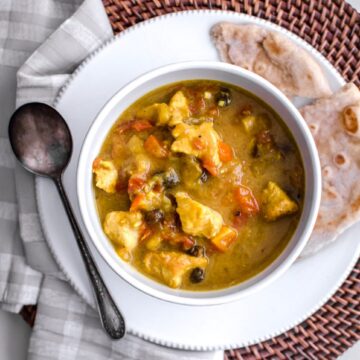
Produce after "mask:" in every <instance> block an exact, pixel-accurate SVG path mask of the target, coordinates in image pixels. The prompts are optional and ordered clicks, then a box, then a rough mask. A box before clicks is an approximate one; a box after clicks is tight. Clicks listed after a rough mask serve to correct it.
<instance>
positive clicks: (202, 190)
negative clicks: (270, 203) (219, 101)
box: [94, 80, 304, 290]
mask: <svg viewBox="0 0 360 360" xmlns="http://www.w3.org/2000/svg"><path fill="white" fill-rule="evenodd" d="M220 87H225V88H228V89H230V90H231V104H230V105H228V106H225V107H219V106H215V107H214V101H215V100H211V101H210V102H209V101H208V103H210V104H211V106H209V107H211V109H210V110H209V108H208V107H206V106H204V101H203V100H202V99H201V97H202V96H204V93H205V92H206V91H208V90H209V92H211V94H212V98H214V96H215V95H214V94H216V92H217V91H219V89H220ZM177 90H181V91H183V93H184V94H185V96H186V97H187V98H188V100H189V99H190V100H189V103H190V105H191V106H190V107H192V115H193V114H194V113H195V115H193V117H194V118H196V117H197V118H201V121H209V120H211V119H210V118H211V117H213V120H214V122H213V123H214V129H215V130H216V132H217V133H218V134H219V136H220V138H221V139H222V141H223V142H225V143H226V144H228V145H230V146H231V148H232V150H233V154H234V159H233V160H231V161H229V162H227V163H223V164H222V166H221V168H220V172H219V174H218V176H211V175H209V174H207V181H206V182H203V183H196V184H195V183H193V184H190V185H189V184H188V183H186V181H184V176H186V175H184V174H183V173H182V166H183V162H182V161H183V160H182V158H183V157H184V155H182V154H170V156H169V157H168V158H165V159H158V158H156V157H151V161H152V170H151V171H152V173H156V172H159V171H165V170H166V169H167V168H169V166H171V167H172V168H173V169H174V170H175V171H176V172H177V173H178V174H179V175H180V180H181V181H180V183H179V184H178V185H177V186H176V187H174V188H172V189H169V190H168V193H171V194H173V195H174V194H176V193H177V192H181V191H184V192H186V193H188V194H189V196H190V197H191V198H192V199H193V200H195V201H198V202H200V203H201V204H203V205H206V206H208V207H210V208H211V209H214V210H216V211H218V212H219V213H220V214H221V216H222V218H223V221H224V223H225V224H226V225H229V226H230V227H234V228H236V230H237V232H238V233H237V239H236V241H235V243H234V244H233V245H232V246H231V247H230V248H229V250H227V251H226V252H220V251H218V250H216V248H214V246H212V245H211V242H210V241H209V239H205V238H202V237H196V244H198V245H203V246H205V247H206V257H207V259H208V265H207V266H206V268H205V277H204V279H203V280H202V281H201V282H197V283H194V282H192V281H191V279H190V275H189V273H188V274H186V276H184V277H183V280H182V284H181V288H182V289H188V290H213V289H220V288H225V287H229V286H232V285H235V284H237V283H239V282H242V281H244V280H246V279H248V278H250V277H252V276H254V275H256V274H258V273H259V272H260V271H262V270H263V269H264V268H265V267H266V266H268V265H269V264H270V263H271V262H272V261H273V260H274V259H275V258H276V257H278V256H279V254H280V253H281V252H282V250H283V249H284V248H285V246H286V244H287V243H288V241H289V239H290V238H291V236H292V234H293V232H294V231H295V229H296V226H297V224H298V222H299V218H300V215H301V210H302V205H303V195H304V171H303V165H302V162H301V157H300V154H299V151H298V149H297V146H296V144H295V142H294V140H293V137H292V136H291V134H290V133H289V131H288V129H287V128H286V126H285V125H284V123H283V121H282V120H281V119H280V118H279V117H278V116H277V114H276V113H274V111H273V110H272V109H271V108H270V107H269V106H267V105H266V104H264V103H263V102H262V101H260V100H259V99H258V98H256V97H255V96H253V95H251V94H249V93H248V92H246V91H244V90H243V89H240V88H237V87H234V86H231V85H228V84H222V83H219V82H215V81H202V80H201V81H185V82H182V83H179V84H172V85H169V86H164V87H162V88H159V89H157V90H155V91H153V92H151V93H149V94H147V95H145V96H144V97H142V98H141V99H140V100H138V101H137V102H135V103H134V104H133V105H131V106H130V107H129V108H128V109H127V110H126V111H125V112H124V113H123V114H122V115H121V116H120V117H119V119H118V120H117V122H116V123H115V125H114V127H113V128H112V129H111V131H110V132H109V134H108V136H107V138H106V140H105V142H104V144H103V147H102V149H101V151H100V154H99V156H100V157H101V158H104V159H111V160H113V162H114V164H115V166H116V168H117V169H118V172H119V176H120V178H121V179H122V180H121V181H123V182H124V184H123V186H119V189H118V191H117V192H116V193H111V194H109V193H107V192H105V191H103V190H101V189H99V188H97V187H96V186H94V189H95V197H96V204H97V209H98V213H99V217H100V220H101V222H102V223H103V222H104V219H105V217H106V214H107V213H109V212H110V211H118V210H123V211H128V210H129V207H130V205H131V201H130V200H129V196H128V194H127V191H126V180H127V179H126V174H122V168H123V167H124V164H126V162H127V161H128V160H129V158H131V156H132V155H131V154H130V153H129V151H128V149H127V146H126V144H127V142H128V141H129V139H130V138H131V136H132V135H134V134H136V135H137V136H138V137H139V138H141V139H142V140H145V139H147V138H148V136H149V135H150V134H155V135H156V137H157V138H158V139H161V141H164V142H166V141H169V142H170V143H171V141H173V140H172V136H171V132H170V130H169V129H168V128H166V127H162V128H161V127H154V128H152V129H150V130H146V131H140V132H137V131H133V130H129V131H127V132H125V133H122V134H119V132H118V126H119V124H121V123H124V122H126V121H130V120H133V119H135V118H136V114H137V113H138V111H139V110H140V109H143V108H145V107H146V106H149V105H152V104H154V103H161V102H164V103H168V102H169V101H170V99H171V97H172V96H173V95H174V93H175V92H176V91H177ZM194 98H195V100H196V101H193V100H194ZM199 99H200V100H199ZM206 103H207V102H206V101H205V104H206ZM199 108H200V111H198V109H199ZM209 112H210V113H211V115H209ZM249 112H251V115H252V116H254V117H255V118H261V119H262V124H263V125H264V124H265V125H264V126H266V131H268V132H269V133H270V134H271V137H272V139H273V142H274V144H273V145H274V148H275V149H276V151H275V152H274V154H271V155H269V154H268V153H267V152H266V151H267V150H266V151H265V155H264V154H263V153H261V151H264V150H261V151H260V155H259V153H258V152H259V151H258V148H259V147H257V149H256V150H254V146H253V142H254V138H255V137H256V136H257V134H255V133H249V132H247V131H246V130H245V127H244V124H243V121H242V119H244V118H245V117H246V116H247V115H248V114H249ZM244 114H245V115H244ZM256 141H258V140H256ZM269 181H272V182H275V183H277V184H278V185H279V186H280V187H281V189H283V190H284V191H285V192H286V193H287V194H288V195H289V196H290V198H291V199H292V200H294V201H295V202H296V203H297V205H298V207H299V210H298V211H297V212H296V213H294V214H291V215H287V216H283V217H281V218H279V219H277V220H276V221H267V220H265V219H264V216H262V205H261V197H262V191H263V189H264V188H265V187H266V186H267V184H268V182H269ZM239 184H242V185H245V186H247V187H248V188H250V189H251V190H252V193H253V195H254V196H255V198H256V200H257V201H258V203H259V207H260V211H259V213H257V214H256V215H254V216H248V217H247V216H244V218H242V216H243V213H242V214H241V215H240V218H239V217H236V214H238V213H239V205H238V203H237V201H236V198H235V197H234V189H235V188H236V187H237V186H238V185H239ZM239 219H240V220H239ZM114 246H115V247H117V245H116V244H115V245H114ZM162 250H167V251H168V250H173V251H178V252H183V253H185V252H186V251H185V250H184V249H182V248H181V246H180V245H172V244H170V243H169V242H167V241H163V243H162V245H161V246H160V248H159V249H158V250H157V251H162ZM148 252H149V250H148V249H147V248H146V241H140V242H139V244H138V246H137V247H136V248H135V249H134V250H133V251H132V256H131V260H130V261H131V263H132V265H133V266H135V267H136V268H137V269H138V270H139V271H141V272H142V273H144V274H145V275H146V276H150V277H153V278H154V279H155V280H157V281H160V282H162V279H161V278H159V277H158V276H155V277H154V276H153V275H152V274H149V273H148V271H147V270H146V268H145V266H144V256H145V255H146V253H148ZM119 261H121V260H120V259H119Z"/></svg>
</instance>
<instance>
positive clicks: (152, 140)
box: [144, 135, 168, 159]
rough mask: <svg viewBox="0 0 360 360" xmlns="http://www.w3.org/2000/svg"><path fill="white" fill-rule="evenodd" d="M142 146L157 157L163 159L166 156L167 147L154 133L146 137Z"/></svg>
mask: <svg viewBox="0 0 360 360" xmlns="http://www.w3.org/2000/svg"><path fill="white" fill-rule="evenodd" d="M144 148H145V150H146V151H147V152H148V153H150V154H151V155H153V156H155V157H157V158H160V159H163V158H166V157H167V156H168V151H167V149H166V148H165V146H164V145H163V144H162V143H161V142H160V141H159V140H158V139H157V138H156V137H155V136H154V135H150V136H149V137H148V138H147V139H146V141H145V143H144Z"/></svg>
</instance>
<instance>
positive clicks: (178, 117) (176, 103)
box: [168, 91, 190, 126]
mask: <svg viewBox="0 0 360 360" xmlns="http://www.w3.org/2000/svg"><path fill="white" fill-rule="evenodd" d="M169 108H170V111H171V119H170V120H169V123H168V124H169V126H175V125H178V124H181V123H182V122H183V121H184V120H186V119H187V118H188V117H189V116H190V110H189V106H188V102H187V99H186V97H185V95H184V94H183V92H182V91H178V92H176V93H175V95H174V96H173V97H172V98H171V100H170V102H169Z"/></svg>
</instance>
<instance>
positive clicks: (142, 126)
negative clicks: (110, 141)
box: [131, 120, 153, 132]
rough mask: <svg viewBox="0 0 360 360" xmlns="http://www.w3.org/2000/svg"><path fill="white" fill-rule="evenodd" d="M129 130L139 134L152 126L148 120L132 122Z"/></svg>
mask: <svg viewBox="0 0 360 360" xmlns="http://www.w3.org/2000/svg"><path fill="white" fill-rule="evenodd" d="M131 128H132V129H134V130H136V131H138V132H140V131H145V130H150V129H152V128H153V125H152V124H151V123H150V121H148V120H134V123H133V124H132V126H131Z"/></svg>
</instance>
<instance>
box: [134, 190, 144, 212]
mask: <svg viewBox="0 0 360 360" xmlns="http://www.w3.org/2000/svg"><path fill="white" fill-rule="evenodd" d="M144 199H145V195H144V194H139V195H136V197H135V199H134V200H133V202H132V203H131V206H130V211H136V210H139V209H140V207H141V203H142V202H143V200H144Z"/></svg>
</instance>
